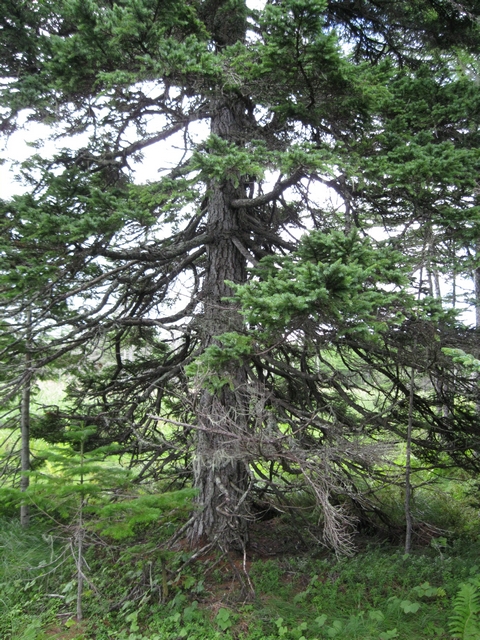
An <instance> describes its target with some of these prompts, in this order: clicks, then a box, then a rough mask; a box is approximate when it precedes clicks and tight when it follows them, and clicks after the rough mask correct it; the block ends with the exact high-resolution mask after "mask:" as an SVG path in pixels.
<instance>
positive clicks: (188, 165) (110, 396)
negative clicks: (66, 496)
mask: <svg viewBox="0 0 480 640" xmlns="http://www.w3.org/2000/svg"><path fill="white" fill-rule="evenodd" d="M479 18H480V12H479V8H478V3H476V2H474V1H473V0H465V1H464V2H462V3H457V2H452V1H451V0H416V1H415V2H407V1H400V2H391V1H390V0H378V1H375V2H370V1H368V0H365V1H362V2H351V3H349V2H344V1H343V0H342V1H340V0H278V1H277V0H276V1H275V2H267V3H265V4H264V5H262V6H259V7H258V8H250V6H249V5H247V3H246V2H245V1H244V0H198V1H196V0H195V1H191V2H184V1H183V0H167V1H165V2H160V1H159V0H88V1H85V0H38V1H37V2H34V3H26V2H22V3H19V2H15V1H13V0H0V41H1V42H0V43H1V44H2V47H0V74H1V79H2V82H1V83H0V130H1V132H3V133H4V135H5V136H8V135H9V134H11V133H13V132H15V131H17V132H18V131H19V129H20V127H21V126H22V123H26V129H27V132H28V129H29V127H30V126H31V127H33V129H32V131H34V127H35V125H36V124H38V123H40V124H42V125H47V126H49V127H50V131H51V138H52V140H54V141H55V149H54V151H48V150H47V147H44V146H43V145H42V140H40V141H37V142H35V144H34V146H35V149H34V153H32V155H31V157H30V158H28V159H27V160H26V161H25V162H24V163H21V164H20V165H19V166H18V168H17V174H18V176H19V178H20V180H21V182H22V185H23V187H24V190H23V192H22V193H20V194H18V195H16V196H14V197H13V198H11V199H10V200H8V201H1V202H0V313H1V316H0V357H1V362H2V367H3V369H2V373H0V376H1V380H0V382H1V384H2V386H1V392H2V398H3V400H2V402H1V405H2V406H5V407H8V406H9V405H8V402H10V401H11V399H12V398H13V399H14V398H16V397H18V395H19V393H20V391H21V389H22V387H23V386H24V384H25V381H26V380H27V379H29V377H30V376H31V375H33V374H35V375H39V374H41V373H43V372H45V371H46V368H47V367H49V366H51V365H52V363H54V362H55V363H57V364H58V365H61V363H63V366H64V367H65V375H66V376H67V377H68V379H69V383H70V384H69V388H68V398H67V400H66V402H65V408H63V409H62V410H60V409H59V410H58V411H55V410H54V411H53V412H52V413H53V414H55V416H54V417H53V418H52V420H51V422H50V426H51V427H52V428H51V432H49V429H48V420H45V421H44V422H43V426H44V427H45V430H44V432H43V437H44V438H45V440H47V441H48V440H49V439H50V440H56V441H57V442H59V441H61V438H62V437H64V434H66V432H67V431H66V430H65V425H68V424H84V425H88V426H89V427H90V426H92V427H95V429H96V433H95V446H94V445H93V444H92V443H91V447H92V450H93V449H95V448H96V447H98V446H106V445H109V444H112V443H114V444H116V445H118V446H119V447H120V450H121V452H122V453H123V455H124V456H125V459H128V460H129V461H131V462H132V466H137V469H136V475H135V474H134V475H135V478H136V479H137V480H142V479H144V480H150V481H157V480H159V479H162V480H165V479H166V478H168V481H169V482H170V485H171V488H172V489H173V490H177V489H181V488H184V487H185V486H187V485H188V486H193V487H194V488H195V490H196V493H195V499H194V500H195V503H196V508H195V509H194V517H193V520H192V522H193V524H192V527H191V530H190V533H189V535H190V539H191V542H192V543H194V544H197V543H200V542H201V541H203V540H204V539H205V538H207V539H209V540H210V542H211V544H215V545H219V546H220V548H221V549H227V548H237V549H240V550H242V551H244V550H245V548H246V545H247V542H248V527H249V523H250V522H251V521H252V510H254V505H255V502H256V501H258V500H259V499H260V500H264V499H267V500H268V501H272V500H273V497H274V496H275V500H276V501H279V500H280V501H284V502H289V501H291V498H292V497H293V495H295V494H296V493H297V492H298V491H299V490H300V491H305V490H307V491H308V492H311V494H312V495H313V496H314V497H315V502H316V505H317V507H318V509H319V512H322V513H323V515H322V516H321V517H322V518H323V523H324V537H325V541H326V542H327V543H328V544H330V545H332V546H334V547H335V548H336V549H337V550H341V549H343V550H348V549H349V545H348V531H349V530H350V527H351V524H352V516H353V512H355V513H356V514H357V515H358V511H360V512H363V511H364V506H365V502H364V501H363V488H365V486H366V484H368V482H370V480H371V478H372V477H373V476H374V475H378V474H379V473H380V472H381V473H383V475H385V474H384V470H385V468H386V463H385V459H384V456H383V454H381V453H378V450H376V449H375V446H374V445H375V444H376V443H377V442H378V441H379V440H383V441H386V440H388V441H390V440H398V439H402V438H405V425H406V424H407V422H408V418H409V415H408V410H407V408H406V407H407V404H408V403H407V404H406V397H407V394H408V390H407V386H408V385H407V383H406V380H407V374H408V375H410V373H409V372H411V371H412V368H413V370H414V378H415V380H416V381H417V382H416V385H417V387H416V389H415V394H414V396H415V397H414V414H415V415H414V416H413V421H414V424H413V427H414V431H415V433H414V436H415V437H414V440H413V444H412V446H413V447H414V449H415V453H416V454H417V455H418V457H419V458H421V459H422V461H423V462H424V463H425V464H428V465H433V466H435V465H440V466H449V465H452V464H457V465H462V466H463V467H464V468H466V469H467V470H469V471H473V472H476V471H478V461H477V459H476V457H475V456H472V455H471V452H472V451H474V450H476V449H477V448H478V428H477V424H478V420H476V406H477V405H478V401H479V398H478V387H477V385H476V382H475V380H473V379H472V378H471V376H470V377H469V376H468V375H467V374H466V375H458V374H457V372H456V369H455V366H454V364H453V362H452V360H451V359H450V357H449V356H448V352H444V351H442V349H444V348H447V349H449V348H454V349H457V348H460V349H463V350H464V351H465V352H466V353H470V352H471V351H472V350H473V349H474V346H472V340H471V334H470V332H469V331H468V330H466V329H465V328H464V327H462V326H461V325H459V324H458V323H456V322H455V321H454V319H453V317H452V316H453V315H454V314H449V313H446V312H445V311H444V309H443V307H442V305H443V301H442V300H441V299H440V298H441V295H440V294H441V291H439V290H440V289H441V287H440V282H441V278H442V277H444V278H446V279H447V280H449V281H451V282H452V293H451V295H450V300H451V301H452V302H455V303H456V302H458V299H459V295H458V291H457V289H458V288H456V287H454V286H453V283H455V282H456V278H457V277H458V276H459V275H463V276H466V275H467V276H468V277H470V275H471V272H472V270H475V269H477V268H478V258H477V239H478V232H479V223H478V202H477V195H476V194H477V192H478V184H477V182H478V175H479V170H480V155H479V151H478V149H479V148H480V145H479V133H478V132H479V130H480V128H479V123H480V101H479V100H480V99H479V93H478V86H477V84H478V73H477V65H478V55H479V50H480V27H479ZM147 169H148V176H149V177H150V179H148V177H147V173H146V170H147ZM312 230H313V233H312V234H311V236H308V237H306V238H305V239H303V240H299V237H300V236H301V234H303V233H307V232H308V231H312ZM378 238H381V239H378ZM249 287H251V288H249ZM413 291H414V292H415V294H414V295H413V293H412V292H413ZM470 298H471V296H470ZM466 300H467V302H468V301H470V302H471V300H469V296H468V295H467V296H466ZM473 302H474V303H477V306H480V305H478V300H477V301H476V300H473ZM242 305H243V315H242V313H240V307H241V306H242ZM221 336H223V337H221ZM235 336H237V337H235ZM27 338H28V340H27ZM27 341H28V344H29V345H30V347H29V364H28V366H25V359H22V357H21V355H22V349H24V345H25V344H26V342H27ZM222 352H223V355H222ZM473 355H475V354H473ZM22 363H23V369H22ZM25 368H27V369H28V371H26V370H25ZM410 417H412V416H410ZM40 426H42V425H40ZM385 434H388V435H387V436H386V435H385ZM390 434H393V435H392V436H391V435H390ZM65 437H66V435H65ZM66 442H68V440H66ZM84 444H85V446H87V449H84V459H83V461H82V465H84V472H85V473H84V482H83V483H80V485H79V486H80V488H77V489H76V490H75V491H76V495H77V497H80V498H81V499H83V497H85V496H86V495H87V494H86V492H89V491H91V492H92V497H91V499H92V500H94V496H95V487H96V486H97V487H98V486H99V485H95V483H93V482H90V478H93V477H94V476H95V473H97V472H96V471H95V470H94V468H93V467H88V464H89V463H88V461H87V453H90V452H89V451H88V446H89V445H87V443H84ZM67 449H68V447H67ZM78 463H79V460H78V459H76V458H75V456H74V455H73V454H72V457H71V459H70V461H69V464H68V465H67V464H65V465H64V466H63V467H62V469H63V471H62V473H64V474H67V473H68V468H70V469H71V473H72V474H73V476H72V478H73V477H77V478H78V475H75V474H77V473H78V469H79V467H78ZM12 466H13V465H12ZM12 466H11V467H10V468H9V469H8V473H9V474H10V473H11V472H13V471H14V469H13V468H12ZM65 477H67V476H66V475H65ZM118 482H119V487H123V485H122V481H121V480H120V479H119V480H118ZM73 484H75V483H73ZM100 485H101V483H100ZM82 487H83V488H82ZM95 499H96V497H95ZM89 500H90V498H89ZM147 511H148V509H146V512H147Z"/></svg>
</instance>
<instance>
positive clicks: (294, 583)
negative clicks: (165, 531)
mask: <svg viewBox="0 0 480 640" xmlns="http://www.w3.org/2000/svg"><path fill="white" fill-rule="evenodd" d="M2 524H3V526H2V529H1V533H0V560H1V564H0V568H1V570H2V575H1V576H0V637H1V638H2V640H50V639H56V640H108V639H115V640H117V639H118V640H181V639H183V638H188V640H215V639H217V638H218V639H219V638H225V639H226V640H320V639H324V638H339V639H341V640H344V639H345V640H348V639H352V640H353V639H355V640H389V639H391V638H392V639H393V638H403V639H405V640H432V639H435V638H438V639H443V640H447V639H450V638H452V637H458V638H471V639H472V638H480V632H479V633H478V635H472V634H471V633H470V631H471V630H472V629H474V628H475V627H474V626H472V625H475V624H477V623H478V626H479V628H480V617H479V614H480V607H479V606H478V603H479V599H480V566H479V565H478V564H476V562H477V558H480V541H479V538H478V536H477V535H471V534H470V535H468V536H463V537H456V538H449V537H448V536H433V535H432V533H431V532H430V539H428V536H427V533H428V532H427V533H426V532H425V530H424V529H422V528H419V529H418V530H417V531H416V533H415V536H414V543H415V544H414V549H413V550H412V553H411V554H409V555H408V556H407V555H405V554H404V551H403V549H402V547H401V544H400V540H397V541H388V540H387V539H386V538H385V537H383V538H382V537H372V536H366V535H361V536H360V535H359V536H358V537H357V540H356V543H357V551H356V553H355V554H354V555H353V556H352V557H336V556H335V555H334V554H333V553H332V552H330V551H328V550H327V549H325V547H323V546H321V545H320V544H318V543H316V542H315V540H314V538H313V537H312V536H311V535H310V534H308V533H306V532H305V531H302V530H300V529H299V527H298V524H297V525H295V523H293V522H292V521H290V520H289V519H288V518H285V517H280V518H275V519H272V520H269V521H266V522H258V523H256V524H254V525H253V527H252V533H251V544H250V550H249V553H248V554H247V555H246V556H245V557H244V556H243V554H241V553H238V554H235V553H231V554H228V555H226V554H221V553H219V552H217V551H215V550H209V552H208V553H206V554H205V555H202V556H199V557H198V558H196V559H195V561H194V562H191V561H190V557H191V552H190V551H189V550H188V549H187V548H186V545H185V544H181V543H179V544H178V546H177V548H176V549H175V550H173V551H169V552H166V551H165V550H164V549H163V550H162V548H161V546H159V545H158V544H156V543H155V541H154V540H153V539H152V538H155V537H156V536H158V533H159V532H158V531H155V529H154V528H150V529H147V530H145V531H143V532H142V535H141V536H139V537H138V538H137V539H136V540H135V541H129V542H128V543H125V542H122V543H116V544H111V545H105V544H104V543H100V541H99V540H98V539H97V540H96V544H93V542H92V544H90V547H89V551H88V555H87V561H88V565H86V567H87V568H86V569H85V574H86V576H85V579H86V582H85V588H84V593H83V597H82V600H83V602H82V605H83V614H84V620H82V622H77V621H76V616H75V607H76V600H77V583H76V577H75V565H74V563H73V562H72V559H71V555H70V554H69V553H66V547H65V546H62V544H63V543H62V542H61V541H60V540H56V541H53V537H52V530H51V528H50V529H48V530H47V529H46V528H45V526H43V527H42V526H40V525H39V526H38V527H35V526H34V527H32V528H31V530H30V531H29V532H28V533H27V532H24V531H22V530H21V529H20V528H19V526H18V523H17V522H16V521H15V520H14V519H11V520H8V519H5V520H4V521H3V523H2ZM92 541H93V538H92ZM62 554H63V555H62ZM62 558H63V559H62ZM478 562H479V563H480V561H478ZM53 568H54V569H55V570H53V571H52V569H53ZM461 585H467V587H461ZM465 588H466V589H467V591H468V593H467V592H465ZM462 589H463V590H464V593H463V595H461V594H462ZM469 589H470V590H469ZM469 624H470V631H469V627H468V625H469ZM455 625H456V626H455ZM462 625H463V627H462ZM455 632H456V633H457V635H455ZM469 634H470V635H469Z"/></svg>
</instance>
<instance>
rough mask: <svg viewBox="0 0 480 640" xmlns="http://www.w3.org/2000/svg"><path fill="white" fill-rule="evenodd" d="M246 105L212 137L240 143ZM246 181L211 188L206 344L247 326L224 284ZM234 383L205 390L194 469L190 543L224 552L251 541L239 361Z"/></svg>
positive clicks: (226, 104)
mask: <svg viewBox="0 0 480 640" xmlns="http://www.w3.org/2000/svg"><path fill="white" fill-rule="evenodd" d="M244 122H245V106H244V105H243V103H242V102H241V101H239V100H238V98H235V99H234V100H233V101H228V100H227V99H225V98H222V99H221V100H218V101H217V102H216V104H215V105H214V116H213V118H212V133H214V134H216V135H217V136H220V137H222V138H224V139H226V140H228V141H230V142H232V141H233V142H235V143H236V144H239V145H241V144H242V125H243V124H244ZM241 178H242V177H241V176H238V179H239V185H240V186H238V187H235V186H234V184H233V183H232V182H231V181H225V182H223V183H213V184H212V185H211V189H210V193H211V196H210V199H209V218H208V226H209V229H210V231H213V233H214V237H215V242H214V243H212V244H211V245H210V246H209V247H208V250H207V265H206V273H205V280H204V288H203V307H204V308H203V311H204V314H203V326H202V330H203V345H204V347H208V346H210V345H212V344H214V343H215V336H218V335H220V334H222V333H225V332H227V331H236V330H240V329H241V328H242V318H241V316H240V314H239V313H238V310H237V309H236V308H235V307H234V305H232V303H230V302H226V301H225V300H224V298H225V297H228V296H230V295H231V294H232V291H231V289H230V288H229V287H228V286H227V285H226V284H225V281H226V280H231V281H233V282H236V283H242V282H245V280H246V261H245V258H244V256H243V255H242V254H241V253H240V252H239V251H238V249H237V248H236V247H235V245H234V243H233V242H232V239H234V238H235V237H237V236H238V233H239V230H240V220H241V216H242V211H241V210H235V209H233V208H232V207H231V206H230V202H231V201H232V200H234V199H236V198H239V197H245V193H244V187H243V184H242V182H243V181H242V179H241ZM225 376H226V377H227V378H228V380H229V384H228V385H225V386H224V387H223V388H222V389H221V390H219V391H218V392H215V393H213V392H211V391H209V390H207V389H203V390H202V392H201V397H200V400H199V405H198V408H197V422H198V427H199V430H198V435H197V451H196V457H195V463H194V478H195V487H196V488H197V490H198V494H197V498H196V502H197V511H196V514H195V522H194V525H193V527H192V530H191V540H192V542H193V543H195V544H196V543H198V542H200V541H201V540H202V539H207V540H210V541H215V542H216V543H218V544H219V545H220V547H221V548H223V549H228V548H232V547H234V548H244V547H245V544H246V542H247V517H246V516H247V501H246V496H247V493H248V487H249V484H250V482H249V470H248V463H247V461H246V459H245V454H244V453H243V452H242V447H241V441H242V434H244V433H245V431H246V429H247V422H248V420H247V403H246V402H245V401H244V398H245V391H246V381H247V373H246V369H245V368H243V367H242V366H241V365H239V363H238V362H234V363H232V365H231V366H230V367H228V369H227V371H226V372H225Z"/></svg>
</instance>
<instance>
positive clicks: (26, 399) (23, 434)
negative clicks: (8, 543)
mask: <svg viewBox="0 0 480 640" xmlns="http://www.w3.org/2000/svg"><path fill="white" fill-rule="evenodd" d="M27 323H28V324H27V343H26V353H25V374H26V377H25V383H24V385H23V389H22V396H21V400H20V440H21V448H20V471H21V474H22V475H21V478H20V491H26V490H27V489H28V486H29V484H30V479H29V477H28V475H27V473H28V471H30V399H31V388H32V378H31V366H32V356H31V353H30V346H31V345H30V341H31V335H30V334H31V315H30V311H28V314H27ZM20 524H21V525H22V527H25V528H26V527H28V526H29V524H30V507H29V505H28V504H27V503H26V502H22V504H21V505H20Z"/></svg>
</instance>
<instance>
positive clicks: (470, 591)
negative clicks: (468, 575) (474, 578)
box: [449, 582, 480, 640]
mask: <svg viewBox="0 0 480 640" xmlns="http://www.w3.org/2000/svg"><path fill="white" fill-rule="evenodd" d="M453 611H454V613H453V614H452V615H451V616H450V618H449V627H450V632H451V634H452V638H461V640H478V638H480V621H479V618H478V614H479V613H480V592H479V589H478V587H477V585H476V584H471V583H468V582H467V583H464V584H461V585H460V589H459V591H458V593H457V595H456V596H455V600H454V603H453Z"/></svg>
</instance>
